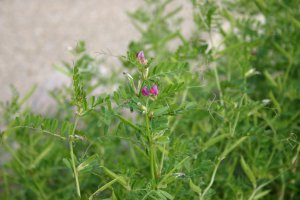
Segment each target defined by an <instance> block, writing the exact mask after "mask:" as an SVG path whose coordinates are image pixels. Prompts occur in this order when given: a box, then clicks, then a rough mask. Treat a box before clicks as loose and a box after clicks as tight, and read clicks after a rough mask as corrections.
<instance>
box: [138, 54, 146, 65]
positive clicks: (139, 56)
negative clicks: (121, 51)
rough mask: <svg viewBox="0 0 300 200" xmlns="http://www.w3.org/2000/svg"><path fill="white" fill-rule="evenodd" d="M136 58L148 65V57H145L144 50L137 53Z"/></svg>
mask: <svg viewBox="0 0 300 200" xmlns="http://www.w3.org/2000/svg"><path fill="white" fill-rule="evenodd" d="M136 59H137V60H138V61H139V62H140V64H143V65H146V64H147V62H148V61H147V59H145V55H144V52H143V51H140V52H138V53H137V54H136Z"/></svg>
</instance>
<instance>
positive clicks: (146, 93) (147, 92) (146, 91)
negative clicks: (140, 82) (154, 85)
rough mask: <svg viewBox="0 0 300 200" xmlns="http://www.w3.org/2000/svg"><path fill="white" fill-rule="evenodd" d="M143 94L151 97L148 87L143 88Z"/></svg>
mask: <svg viewBox="0 0 300 200" xmlns="http://www.w3.org/2000/svg"><path fill="white" fill-rule="evenodd" d="M142 94H143V96H149V90H148V88H147V86H144V87H143V89H142Z"/></svg>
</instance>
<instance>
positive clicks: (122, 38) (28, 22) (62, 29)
mask: <svg viewBox="0 0 300 200" xmlns="http://www.w3.org/2000/svg"><path fill="white" fill-rule="evenodd" d="M178 5H183V9H182V10H181V12H180V15H181V17H183V18H184V19H186V20H184V23H183V26H184V28H183V30H184V31H183V34H189V27H190V24H191V23H192V12H191V9H192V8H191V5H190V2H189V1H188V0H187V1H182V0H176V1H174V2H173V3H172V4H171V5H170V6H171V7H175V6H178ZM140 6H144V3H143V1H141V0H126V1H125V0H87V1H79V0H51V1H40V0H26V1H24V0H0V44H1V45H0V89H1V92H0V100H1V101H7V100H9V99H10V96H11V85H14V86H15V87H16V88H17V90H18V91H19V92H20V94H21V95H23V94H25V93H26V92H27V91H28V90H30V88H31V87H32V85H34V84H37V86H38V87H37V90H36V91H35V94H34V95H33V97H32V98H31V100H30V101H29V104H30V106H33V109H34V110H40V109H43V108H44V106H45V105H49V104H51V97H49V96H48V91H49V90H51V89H53V88H54V87H59V85H60V84H62V83H64V82H66V81H67V78H66V77H64V76H63V75H61V74H60V73H59V72H56V71H55V69H54V67H53V64H59V63H61V61H62V60H67V61H70V60H71V59H72V56H71V54H70V53H69V51H68V48H70V47H72V46H75V45H76V43H77V42H78V41H79V40H85V41H86V42H87V48H88V51H89V52H90V53H91V55H95V56H98V54H97V52H102V51H105V52H111V53H112V54H114V55H125V54H126V50H127V45H128V43H129V42H130V41H131V40H133V39H135V38H137V37H140V34H139V32H138V31H137V30H136V29H135V28H134V26H133V25H132V23H131V20H130V18H129V17H128V14H127V13H128V12H131V11H134V10H136V9H138V8H139V7H140ZM170 9H172V8H170ZM105 59H106V64H105V66H103V67H105V68H107V69H109V68H111V67H115V66H117V65H118V59H117V58H115V57H109V56H107V57H106V58H105Z"/></svg>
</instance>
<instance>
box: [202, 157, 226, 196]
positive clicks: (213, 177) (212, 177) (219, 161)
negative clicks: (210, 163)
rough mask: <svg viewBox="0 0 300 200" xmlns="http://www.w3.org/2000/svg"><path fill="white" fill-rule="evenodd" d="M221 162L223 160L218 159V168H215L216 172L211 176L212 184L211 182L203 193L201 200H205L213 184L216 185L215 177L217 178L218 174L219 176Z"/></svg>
mask: <svg viewBox="0 0 300 200" xmlns="http://www.w3.org/2000/svg"><path fill="white" fill-rule="evenodd" d="M221 161H222V159H220V158H219V159H218V162H217V164H216V166H215V168H214V171H213V173H212V175H211V179H210V182H209V184H208V186H207V187H206V188H205V190H204V192H203V193H202V195H201V196H200V200H203V199H204V197H205V195H206V193H207V192H208V190H209V189H210V188H211V186H212V185H213V183H214V181H215V176H216V174H217V171H218V168H219V165H220V163H221Z"/></svg>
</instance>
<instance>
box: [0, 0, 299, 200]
mask: <svg viewBox="0 0 300 200" xmlns="http://www.w3.org/2000/svg"><path fill="white" fill-rule="evenodd" d="M171 3H172V1H170V0H163V1H145V5H144V6H145V7H141V8H139V9H137V11H136V12H134V13H131V14H130V15H131V17H132V18H133V23H134V26H135V27H136V28H137V30H139V31H140V33H141V38H140V39H139V40H135V41H132V42H131V43H130V44H129V50H128V53H127V56H122V57H120V60H121V61H122V64H123V66H122V67H120V68H118V69H116V70H115V71H112V72H111V73H110V74H108V75H107V74H101V70H99V68H100V67H102V66H103V65H105V62H103V61H102V60H101V58H99V57H98V56H97V57H96V58H95V57H93V56H91V55H89V54H88V53H87V52H86V46H85V43H84V42H83V41H80V42H78V44H77V45H76V47H75V48H73V49H72V51H71V53H72V54H73V56H74V61H72V62H63V63H62V64H60V65H55V68H56V69H57V70H58V71H60V72H62V73H63V74H64V75H66V76H67V77H69V78H70V80H72V84H66V85H63V86H61V87H59V88H57V89H55V90H53V91H51V92H50V95H51V96H52V97H53V98H54V100H55V102H56V106H55V107H54V108H51V109H52V112H51V113H54V114H51V115H50V114H49V113H45V114H43V115H40V114H36V113H33V111H32V110H31V109H30V107H28V106H26V101H27V100H28V99H29V97H30V96H31V94H32V93H33V92H34V89H35V87H33V89H32V90H30V91H29V92H28V93H27V94H26V95H25V96H24V97H23V98H21V97H20V96H19V95H18V93H17V92H16V90H15V89H14V90H13V91H14V95H13V98H12V100H11V101H10V102H2V103H1V104H0V109H1V112H0V115H1V117H0V123H1V131H2V132H1V145H0V161H1V162H0V199H112V200H126V199H128V200H141V199H142V200H152V199H153V200H157V199H162V200H170V199H191V200H194V199H201V200H209V199H217V200H218V199H230V200H232V199H236V200H240V199H248V200H254V199H266V200H271V199H281V200H283V199H298V196H299V188H300V184H299V183H300V178H299V177H298V175H297V174H299V173H298V172H299V154H300V142H299V130H300V128H299V123H298V121H299V120H298V118H299V116H300V114H299V109H298V107H299V100H300V96H299V92H298V91H299V84H298V82H299V77H300V71H299V67H297V66H298V65H299V63H300V60H299V55H300V51H299V50H300V49H299V48H298V47H297V44H298V43H299V38H300V37H299V31H298V29H299V20H298V19H299V12H298V10H297V9H298V4H299V3H298V1H297V0H292V1H289V2H286V1H277V0H276V1H275V0H274V1H268V2H264V1H259V0H258V1H236V2H234V4H232V2H229V1H223V2H218V3H215V2H213V1H205V2H204V1H203V2H201V1H194V0H192V1H191V3H192V7H193V16H194V22H193V23H194V26H195V27H194V31H193V32H191V33H190V37H184V36H183V35H182V33H181V32H182V31H181V30H180V29H179V28H178V27H179V26H178V25H179V24H180V22H181V20H180V19H179V17H178V13H179V12H180V10H181V8H180V7H177V8H175V9H174V10H169V9H167V8H171V6H170V7H169V4H171ZM273 13H277V14H276V15H274V14H273ZM224 22H226V24H227V25H226V26H223V24H224ZM215 35H218V36H220V37H221V38H222V40H218V41H217V40H215V37H214V36H215ZM174 44H175V47H174ZM176 45H177V46H176ZM170 46H173V48H170ZM149 55H151V56H149ZM100 63H101V65H99V64H100ZM122 72H123V74H124V76H122V75H121V74H122ZM112 86H114V87H112ZM116 86H117V89H112V88H116ZM103 90H105V91H108V93H107V94H106V93H105V92H103Z"/></svg>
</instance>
